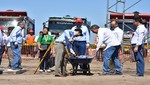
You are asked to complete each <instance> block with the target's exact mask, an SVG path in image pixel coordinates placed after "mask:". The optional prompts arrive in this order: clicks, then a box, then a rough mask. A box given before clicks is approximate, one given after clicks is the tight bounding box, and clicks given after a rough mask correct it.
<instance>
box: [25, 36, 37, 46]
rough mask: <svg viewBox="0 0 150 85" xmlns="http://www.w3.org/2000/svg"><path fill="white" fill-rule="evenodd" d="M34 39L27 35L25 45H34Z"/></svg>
mask: <svg viewBox="0 0 150 85" xmlns="http://www.w3.org/2000/svg"><path fill="white" fill-rule="evenodd" d="M34 39H35V36H34V35H30V34H28V35H27V39H26V43H27V44H33V43H34Z"/></svg>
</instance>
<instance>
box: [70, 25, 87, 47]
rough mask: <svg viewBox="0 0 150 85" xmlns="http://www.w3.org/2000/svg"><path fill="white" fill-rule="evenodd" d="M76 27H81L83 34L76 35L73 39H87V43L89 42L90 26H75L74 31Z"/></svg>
mask: <svg viewBox="0 0 150 85" xmlns="http://www.w3.org/2000/svg"><path fill="white" fill-rule="evenodd" d="M75 29H81V30H82V34H83V36H78V37H74V38H73V40H75V41H86V43H87V44H89V43H90V39H89V30H88V28H87V27H86V26H84V25H82V26H81V27H80V28H78V27H77V26H74V27H73V28H72V30H73V31H74V30H75Z"/></svg>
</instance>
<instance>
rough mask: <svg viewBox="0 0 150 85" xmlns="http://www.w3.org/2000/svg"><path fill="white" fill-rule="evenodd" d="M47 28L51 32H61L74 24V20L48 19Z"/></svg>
mask: <svg viewBox="0 0 150 85" xmlns="http://www.w3.org/2000/svg"><path fill="white" fill-rule="evenodd" d="M48 25H49V26H48V27H49V30H50V31H52V32H62V31H64V30H66V29H71V28H72V27H73V26H75V22H68V21H49V24H48Z"/></svg>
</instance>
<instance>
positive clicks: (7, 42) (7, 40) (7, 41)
mask: <svg viewBox="0 0 150 85" xmlns="http://www.w3.org/2000/svg"><path fill="white" fill-rule="evenodd" d="M9 38H10V36H7V37H6V44H7V47H10V39H9Z"/></svg>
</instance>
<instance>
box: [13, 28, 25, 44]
mask: <svg viewBox="0 0 150 85" xmlns="http://www.w3.org/2000/svg"><path fill="white" fill-rule="evenodd" d="M10 42H14V43H15V44H22V42H23V36H22V28H21V27H19V26H17V27H15V28H14V29H13V30H12V32H11V34H10Z"/></svg>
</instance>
